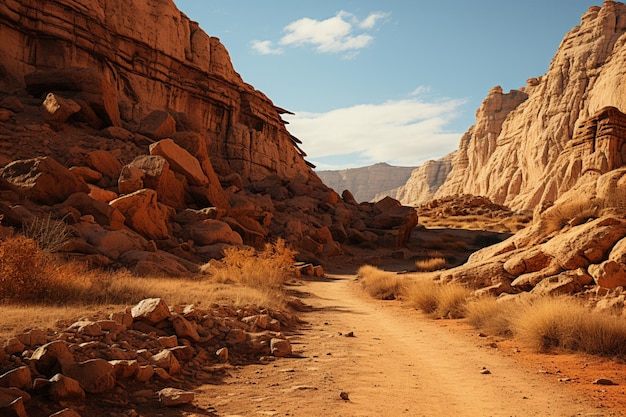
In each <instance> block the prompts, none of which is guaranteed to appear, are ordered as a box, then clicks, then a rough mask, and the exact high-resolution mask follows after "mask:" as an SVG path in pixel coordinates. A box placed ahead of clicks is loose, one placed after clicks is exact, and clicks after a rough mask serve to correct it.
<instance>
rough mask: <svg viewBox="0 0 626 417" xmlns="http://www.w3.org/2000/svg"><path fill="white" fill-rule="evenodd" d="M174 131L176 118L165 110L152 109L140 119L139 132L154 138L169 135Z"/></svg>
mask: <svg viewBox="0 0 626 417" xmlns="http://www.w3.org/2000/svg"><path fill="white" fill-rule="evenodd" d="M175 132H176V120H174V118H173V117H172V115H171V114H169V113H168V112H166V111H163V110H154V111H152V112H151V113H150V114H149V115H147V116H146V117H144V118H143V119H142V120H141V124H140V125H139V133H141V134H142V135H146V136H149V137H151V138H154V139H161V138H165V137H168V136H171V135H172V134H174V133H175Z"/></svg>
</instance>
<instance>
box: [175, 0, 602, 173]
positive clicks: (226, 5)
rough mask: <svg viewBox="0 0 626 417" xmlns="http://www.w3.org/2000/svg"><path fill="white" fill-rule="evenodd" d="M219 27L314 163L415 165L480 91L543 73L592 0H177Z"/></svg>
mask: <svg viewBox="0 0 626 417" xmlns="http://www.w3.org/2000/svg"><path fill="white" fill-rule="evenodd" d="M174 1H175V3H176V5H177V6H178V7H179V9H181V10H182V11H183V12H184V13H185V14H186V15H187V16H188V17H189V18H190V19H192V20H195V21H197V22H199V23H200V26H201V27H202V29H203V30H204V31H205V32H207V33H208V34H209V35H211V36H215V37H218V38H220V40H221V41H222V43H223V44H224V45H225V46H226V49H227V50H228V52H229V53H230V56H231V60H232V62H233V65H234V67H235V70H236V71H237V72H239V74H241V76H242V78H243V79H244V81H246V82H247V83H249V84H252V85H253V86H254V87H255V88H256V89H258V90H260V91H262V92H263V93H265V94H266V95H267V96H268V97H269V98H270V99H271V100H272V101H273V102H274V104H275V105H277V106H279V107H282V108H285V109H288V110H290V111H292V112H294V113H296V114H295V116H288V117H287V115H285V117H284V118H285V120H287V121H289V125H288V129H289V131H290V132H291V133H292V134H293V135H295V136H296V137H298V138H299V139H300V140H302V142H303V145H302V148H303V150H304V151H305V152H306V153H307V154H308V157H307V159H308V160H309V161H310V162H312V163H313V164H315V165H317V167H318V169H344V168H354V167H360V166H365V165H371V164H374V163H376V162H387V163H389V164H392V165H400V166H417V165H420V164H421V163H423V162H424V161H426V160H429V159H437V158H440V157H442V156H444V155H446V154H447V153H449V152H451V151H453V150H455V149H456V148H457V147H458V143H459V140H460V138H461V135H462V134H463V133H464V132H465V131H466V130H467V129H468V128H469V127H470V126H471V125H473V124H474V121H475V114H476V110H477V108H478V106H479V105H480V103H481V102H482V100H483V99H484V98H485V96H486V95H487V93H488V91H489V90H490V89H491V88H492V87H494V86H496V85H500V86H502V88H503V89H504V91H506V92H508V91H509V90H511V89H516V88H520V87H522V86H524V85H525V84H526V80H527V79H528V78H531V77H536V76H539V75H542V74H544V73H545V72H546V71H547V70H548V67H549V65H550V61H551V60H552V57H553V56H554V53H555V52H556V50H557V48H558V46H559V44H560V42H561V40H562V39H563V36H564V35H565V34H566V33H567V32H568V31H569V30H571V29H572V28H573V27H574V26H576V25H578V24H579V22H580V18H581V16H582V15H583V14H584V13H585V12H586V11H587V9H588V8H589V7H590V6H593V5H601V4H602V2H601V0H595V1H594V0H525V1H519V0H510V1H509V0H506V1H505V0H474V1H468V0H447V1H443V2H440V1H433V0H428V1H423V0H410V1H409V0H385V1H382V0H316V1H312V0H266V1H259V0H210V1H205V0H174Z"/></svg>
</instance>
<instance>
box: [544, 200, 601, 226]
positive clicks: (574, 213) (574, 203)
mask: <svg viewBox="0 0 626 417" xmlns="http://www.w3.org/2000/svg"><path fill="white" fill-rule="evenodd" d="M603 208H604V203H603V202H602V201H600V200H597V199H588V198H581V199H579V200H574V199H572V200H567V201H562V202H560V203H559V204H557V205H555V206H553V207H550V208H549V209H547V210H546V211H545V212H543V213H542V214H541V215H540V216H539V218H538V219H537V220H538V221H539V222H541V224H542V229H543V230H545V233H546V234H550V233H552V232H555V231H557V230H561V229H563V228H564V227H565V226H566V225H568V224H569V225H571V226H576V225H579V224H583V223H585V222H586V221H587V220H589V219H595V218H597V217H598V216H600V214H601V211H602V210H603Z"/></svg>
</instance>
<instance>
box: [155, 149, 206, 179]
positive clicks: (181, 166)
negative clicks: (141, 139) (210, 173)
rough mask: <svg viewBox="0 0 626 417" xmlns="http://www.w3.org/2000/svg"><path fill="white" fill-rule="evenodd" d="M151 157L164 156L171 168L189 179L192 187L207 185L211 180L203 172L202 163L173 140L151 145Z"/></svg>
mask: <svg viewBox="0 0 626 417" xmlns="http://www.w3.org/2000/svg"><path fill="white" fill-rule="evenodd" d="M150 155H159V156H162V157H163V158H165V159H166V160H167V162H169V164H170V167H171V168H172V169H173V170H174V171H175V172H178V173H180V174H182V175H184V176H185V178H187V181H188V182H189V184H191V185H207V184H208V183H209V179H208V178H207V176H206V175H205V174H204V172H203V171H202V168H201V167H200V162H198V160H197V159H196V157H194V156H193V155H191V154H190V153H189V152H187V151H186V150H185V149H184V148H181V147H180V146H178V145H177V144H176V143H175V142H174V141H173V140H172V139H163V140H160V141H158V142H156V143H153V144H152V145H150Z"/></svg>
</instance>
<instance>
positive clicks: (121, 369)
mask: <svg viewBox="0 0 626 417" xmlns="http://www.w3.org/2000/svg"><path fill="white" fill-rule="evenodd" d="M109 363H110V364H111V365H113V369H114V372H115V379H116V380H119V379H126V378H132V377H133V376H135V374H136V373H137V371H139V363H138V362H137V361H136V360H128V359H119V360H112V361H109Z"/></svg>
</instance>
